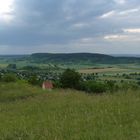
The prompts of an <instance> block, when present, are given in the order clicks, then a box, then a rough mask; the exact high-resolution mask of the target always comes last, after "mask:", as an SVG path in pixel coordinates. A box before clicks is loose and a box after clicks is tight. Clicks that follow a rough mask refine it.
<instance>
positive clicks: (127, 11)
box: [119, 8, 139, 15]
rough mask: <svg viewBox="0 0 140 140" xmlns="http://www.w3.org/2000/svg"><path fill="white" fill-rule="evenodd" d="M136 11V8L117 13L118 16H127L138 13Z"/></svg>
mask: <svg viewBox="0 0 140 140" xmlns="http://www.w3.org/2000/svg"><path fill="white" fill-rule="evenodd" d="M138 11H139V9H138V8H135V9H129V10H125V11H121V12H119V15H128V14H131V13H135V12H138Z"/></svg>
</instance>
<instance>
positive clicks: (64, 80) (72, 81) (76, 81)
mask: <svg viewBox="0 0 140 140" xmlns="http://www.w3.org/2000/svg"><path fill="white" fill-rule="evenodd" d="M80 81H81V75H80V74H79V73H78V72H76V71H75V70H72V69H66V70H65V71H64V73H63V74H62V76H61V78H60V83H61V84H62V87H63V88H73V89H77V88H78V87H79V85H80Z"/></svg>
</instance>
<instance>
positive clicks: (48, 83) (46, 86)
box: [42, 81, 53, 90]
mask: <svg viewBox="0 0 140 140" xmlns="http://www.w3.org/2000/svg"><path fill="white" fill-rule="evenodd" d="M42 89H44V90H45V89H47V90H52V89H53V83H52V82H51V81H45V82H43V84H42Z"/></svg>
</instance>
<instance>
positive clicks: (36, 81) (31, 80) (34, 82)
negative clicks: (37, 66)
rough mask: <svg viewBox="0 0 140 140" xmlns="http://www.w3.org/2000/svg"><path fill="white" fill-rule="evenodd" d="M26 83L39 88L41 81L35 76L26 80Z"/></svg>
mask: <svg viewBox="0 0 140 140" xmlns="http://www.w3.org/2000/svg"><path fill="white" fill-rule="evenodd" d="M28 83H29V84H32V85H39V86H41V81H40V80H39V79H38V77H37V76H36V75H33V76H31V77H30V78H29V79H28Z"/></svg>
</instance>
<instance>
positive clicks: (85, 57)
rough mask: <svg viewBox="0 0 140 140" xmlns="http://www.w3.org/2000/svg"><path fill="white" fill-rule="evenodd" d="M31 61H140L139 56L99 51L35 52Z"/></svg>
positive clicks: (107, 62)
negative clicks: (108, 53) (124, 55)
mask: <svg viewBox="0 0 140 140" xmlns="http://www.w3.org/2000/svg"><path fill="white" fill-rule="evenodd" d="M29 61H32V62H37V63H48V62H52V63H87V64H88V63H91V64H92V63H103V64H113V63H140V58H138V57H114V56H111V55H105V54H97V53H56V54H55V53H34V54H32V55H31V56H30V57H29Z"/></svg>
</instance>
